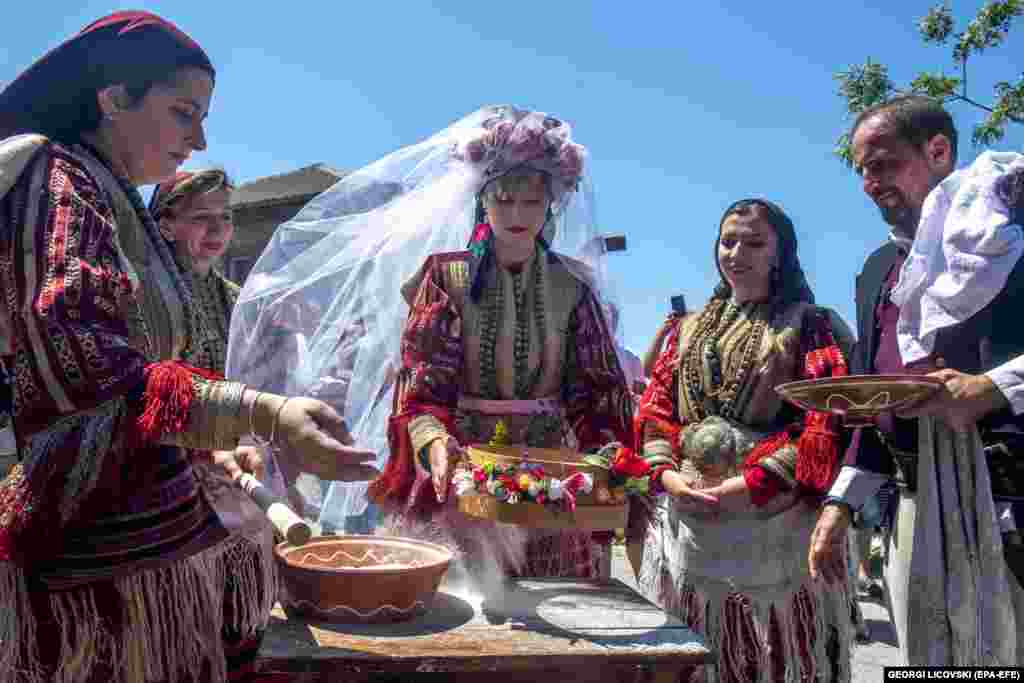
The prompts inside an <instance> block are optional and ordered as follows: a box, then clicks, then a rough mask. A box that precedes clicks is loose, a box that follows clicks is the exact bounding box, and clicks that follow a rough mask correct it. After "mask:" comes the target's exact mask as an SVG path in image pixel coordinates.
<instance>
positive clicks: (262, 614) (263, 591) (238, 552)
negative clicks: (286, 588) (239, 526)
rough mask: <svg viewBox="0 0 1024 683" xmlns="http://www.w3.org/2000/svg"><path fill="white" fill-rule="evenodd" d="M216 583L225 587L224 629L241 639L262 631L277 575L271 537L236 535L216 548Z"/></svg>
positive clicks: (274, 599)
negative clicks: (225, 613)
mask: <svg viewBox="0 0 1024 683" xmlns="http://www.w3.org/2000/svg"><path fill="white" fill-rule="evenodd" d="M216 552H217V553H218V556H217V558H216V560H215V563H216V571H217V572H218V582H219V584H220V585H221V586H225V587H226V588H227V587H228V584H229V581H230V583H231V584H232V585H231V586H230V590H227V592H226V594H225V596H224V602H225V608H226V612H227V616H226V617H225V622H224V628H225V629H226V630H227V631H229V632H230V633H233V634H236V635H238V636H240V637H242V638H251V637H253V636H255V635H256V634H257V633H258V632H260V631H263V630H264V629H266V627H267V623H268V622H269V621H270V611H271V610H272V609H273V608H274V603H275V602H277V593H278V590H277V587H278V574H277V562H275V561H274V536H273V534H272V533H271V532H270V531H269V530H264V532H263V533H260V535H259V537H258V538H252V537H249V536H245V535H244V534H238V535H236V536H232V537H231V538H229V539H228V540H227V541H225V542H224V543H223V544H222V545H220V546H218V547H217V550H216Z"/></svg>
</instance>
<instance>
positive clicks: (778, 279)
mask: <svg viewBox="0 0 1024 683" xmlns="http://www.w3.org/2000/svg"><path fill="white" fill-rule="evenodd" d="M748 207H758V208H760V209H761V214H762V215H763V216H764V218H765V220H767V221H768V224H769V225H771V226H772V229H773V230H775V235H776V237H777V238H778V249H779V265H778V267H777V268H776V269H775V270H774V271H772V283H771V285H772V300H773V301H775V302H776V303H778V304H780V305H782V306H788V305H789V304H794V303H797V302H798V301H803V302H806V303H809V304H813V303H814V293H813V292H812V291H811V287H810V285H809V284H807V277H806V276H805V275H804V269H803V268H802V267H801V266H800V259H799V258H798V257H797V253H796V252H797V239H796V228H794V227H793V221H792V220H790V218H789V216H787V215H786V212H785V211H783V210H782V209H781V208H780V207H779V206H778V205H777V204H775V203H773V202H770V201H768V200H767V199H757V198H754V199H741V200H739V201H738V202H733V203H732V204H731V205H730V206H729V208H727V209H726V210H725V213H723V214H722V219H721V220H720V221H718V237H717V238H715V251H714V257H715V267H716V268H718V274H719V276H721V278H722V281H721V282H720V283H719V284H718V286H717V287H716V288H715V294H714V296H715V297H716V298H721V299H728V298H729V297H730V296H732V287H731V286H730V285H729V281H728V280H726V279H725V274H724V273H723V272H722V266H721V264H720V263H719V262H718V244H719V242H720V241H721V239H722V226H723V225H725V220H726V219H727V218H728V217H729V216H732V215H734V214H739V213H742V212H743V211H744V209H747V208H748Z"/></svg>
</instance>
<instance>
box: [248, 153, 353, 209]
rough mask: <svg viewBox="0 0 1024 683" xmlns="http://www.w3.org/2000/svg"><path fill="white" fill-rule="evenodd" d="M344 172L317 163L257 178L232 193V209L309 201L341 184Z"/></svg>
mask: <svg viewBox="0 0 1024 683" xmlns="http://www.w3.org/2000/svg"><path fill="white" fill-rule="evenodd" d="M344 176H345V172H344V171H339V170H337V169H335V168H331V167H330V166H328V165H327V164H313V165H311V166H304V167H302V168H299V169H296V170H294V171H289V172H287V173H281V174H279V175H272V176H266V177H265V178H257V179H256V180H250V181H249V182H247V183H242V184H241V185H239V186H238V187H237V188H236V189H235V191H234V192H232V193H231V206H232V207H233V208H235V209H241V208H245V209H250V208H256V207H265V206H274V205H276V204H287V203H290V202H293V201H296V200H303V201H306V200H309V199H310V198H312V197H314V196H316V195H318V194H320V193H321V192H323V191H324V190H326V189H327V188H329V187H331V186H332V185H334V183H336V182H338V180H339V179H341V178H343V177H344Z"/></svg>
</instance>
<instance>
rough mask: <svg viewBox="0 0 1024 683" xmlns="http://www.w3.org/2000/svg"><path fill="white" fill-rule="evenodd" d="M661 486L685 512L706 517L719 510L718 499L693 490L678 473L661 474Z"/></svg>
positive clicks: (716, 513)
mask: <svg viewBox="0 0 1024 683" xmlns="http://www.w3.org/2000/svg"><path fill="white" fill-rule="evenodd" d="M661 486H662V488H664V489H665V491H666V492H667V493H668V494H669V495H670V496H673V497H674V498H675V499H676V501H677V502H678V504H679V506H680V507H682V508H683V509H684V510H686V511H687V512H691V513H693V514H695V515H698V516H707V517H714V516H717V515H718V512H719V509H720V503H719V500H718V498H717V497H715V496H713V495H711V494H709V493H706V492H704V491H700V490H697V489H695V488H693V487H692V486H691V482H690V481H689V480H687V478H686V477H684V476H683V475H682V474H680V473H679V472H673V471H668V472H665V473H664V474H662V475H661Z"/></svg>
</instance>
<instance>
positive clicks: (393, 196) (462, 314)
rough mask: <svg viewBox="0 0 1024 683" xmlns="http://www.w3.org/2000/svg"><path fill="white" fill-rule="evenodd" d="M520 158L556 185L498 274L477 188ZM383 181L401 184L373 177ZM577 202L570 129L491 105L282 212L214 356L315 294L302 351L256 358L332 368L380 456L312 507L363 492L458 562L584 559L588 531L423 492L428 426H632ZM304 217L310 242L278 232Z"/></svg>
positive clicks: (245, 344) (553, 437) (346, 511)
mask: <svg viewBox="0 0 1024 683" xmlns="http://www.w3.org/2000/svg"><path fill="white" fill-rule="evenodd" d="M521 168H529V169H532V170H535V171H537V172H540V173H542V174H544V175H545V178H547V179H548V180H549V183H550V190H551V196H552V197H553V202H552V206H551V212H550V216H549V219H548V221H547V223H546V224H545V227H544V230H543V233H542V235H543V239H542V240H538V244H537V248H536V251H535V253H534V255H533V257H532V258H531V259H530V260H529V262H528V263H525V264H523V266H522V267H521V268H520V269H519V270H517V271H516V272H511V271H509V270H506V269H503V268H500V267H498V265H497V263H496V259H495V256H494V252H493V249H494V247H493V239H494V238H493V236H492V235H491V233H490V230H489V227H488V226H487V225H486V224H484V223H483V221H482V220H480V219H481V216H480V211H479V195H480V193H481V191H482V190H483V189H484V187H485V186H486V185H487V183H488V182H490V181H492V180H494V179H495V178H498V177H499V176H502V175H504V174H506V173H508V172H509V171H513V170H516V169H521ZM392 187H397V188H401V191H400V192H392V191H389V192H383V193H382V192H378V191H377V188H392ZM353 198H355V199H353ZM355 205H358V206H359V207H360V210H359V211H353V210H352V207H353V206H355ZM591 208H592V204H591V197H590V195H589V187H588V185H587V182H586V179H585V176H584V175H583V150H582V148H581V147H579V146H578V145H575V144H574V143H572V142H571V141H570V129H569V126H568V125H567V124H565V123H564V122H562V121H559V120H557V119H554V118H552V117H547V116H544V115H543V114H539V113H526V112H523V111H520V110H516V109H514V108H513V107H507V106H501V107H487V108H484V109H481V110H480V111H478V112H475V113H473V114H471V115H470V116H467V117H466V118H464V119H462V120H461V121H458V122H456V123H455V124H453V125H452V126H450V127H449V128H447V129H445V130H443V131H441V132H439V133H437V134H436V135H434V136H431V137H430V138H429V139H428V140H426V141H424V142H421V143H419V144H417V145H413V146H411V147H408V148H405V149H402V150H399V151H397V152H395V153H393V154H391V155H389V156H387V157H385V158H384V159H381V160H380V161H377V162H375V163H374V164H371V165H370V166H367V167H366V168H364V169H362V170H360V171H357V172H355V173H353V174H351V175H349V176H346V177H345V178H344V179H343V180H341V181H339V183H338V184H337V185H336V186H335V187H333V188H331V189H330V190H328V191H327V192H325V193H324V194H323V195H321V196H320V197H317V198H316V199H315V200H313V202H311V203H310V205H308V206H307V207H306V208H304V209H303V210H302V211H301V212H300V213H299V215H298V216H297V217H296V218H295V219H294V220H292V221H290V222H289V223H287V224H285V225H283V226H281V228H279V229H278V231H277V233H276V234H275V238H274V241H272V243H271V247H270V248H269V249H268V253H266V254H264V256H263V257H262V258H261V259H260V263H258V264H257V265H256V267H255V269H254V271H253V275H251V276H250V278H249V280H248V281H247V283H246V287H245V288H244V290H243V292H242V296H241V299H240V304H239V308H238V309H237V311H238V312H236V315H235V317H234V318H233V320H232V326H233V329H232V335H231V349H230V350H229V373H231V372H233V371H232V370H231V369H230V368H231V367H233V366H232V363H238V365H239V367H245V366H246V359H247V358H250V357H252V356H254V355H255V354H256V353H257V351H258V349H259V347H260V340H261V338H262V337H263V336H264V335H266V334H268V333H269V332H270V331H271V330H272V329H273V321H274V319H275V316H277V315H278V313H279V312H280V310H283V309H284V308H286V307H287V306H289V305H293V304H294V303H295V302H301V303H302V304H303V305H307V306H311V305H315V307H316V308H317V310H319V311H322V315H321V316H320V318H319V320H318V326H316V329H315V330H311V331H310V333H309V334H308V336H307V337H306V338H305V339H304V349H305V350H304V351H302V352H301V353H298V354H297V355H296V356H295V357H287V358H285V357H282V358H280V359H279V362H275V363H272V364H271V366H272V367H273V366H275V365H279V366H281V367H285V366H289V367H295V368H296V370H295V372H294V373H293V376H294V377H295V378H296V379H295V381H296V382H297V385H296V386H297V388H299V390H300V391H304V390H305V388H306V387H325V386H331V385H332V383H339V382H344V383H345V391H344V399H343V400H344V405H335V407H336V408H337V409H338V410H339V411H340V412H342V414H344V416H345V418H346V420H347V421H348V423H349V425H350V427H351V430H352V433H353V437H354V438H355V439H357V440H358V441H359V443H362V444H368V445H370V446H371V447H373V448H377V449H378V453H379V461H378V462H379V465H380V466H381V467H382V469H383V470H384V472H383V474H382V476H381V477H380V478H379V479H378V480H377V481H375V482H373V483H372V484H371V486H370V487H369V489H368V490H367V489H359V485H357V484H348V483H335V484H331V485H330V486H329V487H328V489H329V490H328V493H327V495H326V497H325V499H324V500H323V512H322V513H321V519H327V518H330V519H332V520H339V519H346V518H351V517H353V516H356V515H359V514H360V513H361V512H362V510H363V509H364V508H365V505H366V502H365V501H366V499H367V497H369V499H371V500H373V501H374V502H376V503H379V504H380V506H381V508H382V509H383V510H384V511H385V512H386V518H385V520H384V523H383V529H382V530H386V531H390V532H393V533H399V534H402V535H409V536H414V537H421V538H424V537H425V538H428V539H434V540H438V541H441V542H445V543H449V544H451V545H452V546H453V547H454V548H456V549H459V550H461V551H463V552H462V553H460V554H461V556H462V558H463V559H465V560H466V561H467V562H468V564H469V565H475V566H477V567H482V566H483V561H484V560H485V559H492V560H495V562H496V564H491V565H489V566H490V568H492V569H495V570H496V571H497V573H498V574H500V573H504V572H512V573H519V574H529V575H535V576H594V575H595V564H596V561H597V559H598V558H597V556H596V552H595V548H594V547H593V543H592V541H591V538H590V535H589V534H582V533H562V534H559V533H555V534H551V533H548V534H540V533H527V532H525V531H523V530H520V529H516V528H512V529H507V530H501V531H499V530H498V528H497V527H496V526H495V525H494V524H489V523H485V522H477V521H474V520H471V519H470V518H468V517H465V516H464V515H462V514H461V513H459V512H458V511H457V509H456V496H455V495H454V493H453V492H450V493H449V496H448V500H447V502H446V503H445V504H444V505H440V504H438V502H437V500H436V496H435V493H434V491H433V487H432V485H431V483H430V480H429V476H428V473H427V470H426V468H427V467H429V461H428V460H427V458H426V452H425V451H426V450H428V447H429V444H430V443H431V442H433V441H435V440H436V439H448V438H455V439H457V440H458V442H459V443H460V444H463V445H467V444H469V443H472V442H487V441H489V440H490V439H491V437H492V436H493V434H494V432H495V429H496V426H497V424H498V422H499V421H502V422H503V424H504V425H505V426H506V427H507V430H508V433H509V435H510V439H509V442H508V443H509V444H514V443H525V444H529V445H534V446H548V447H551V446H560V445H567V446H570V447H572V448H578V449H593V448H596V447H598V446H601V445H604V444H605V443H607V442H610V441H614V440H620V441H622V442H623V443H631V426H632V424H631V421H632V411H633V403H632V400H631V398H630V395H629V391H628V387H627V385H626V381H625V378H624V377H623V374H622V371H621V369H620V366H619V362H618V359H617V357H616V353H615V347H614V340H613V338H612V336H611V334H610V333H609V331H608V329H607V326H606V323H605V320H604V316H603V313H602V310H604V308H603V306H604V302H602V300H601V292H602V284H603V270H602V262H603V256H604V248H603V241H602V240H600V239H599V237H598V234H597V230H596V228H595V226H594V222H593V216H592V213H591ZM474 225H477V226H478V227H477V228H476V229H475V230H474ZM313 234H317V235H318V237H317V240H316V241H315V243H313V244H312V245H311V246H308V247H306V248H305V249H304V250H301V249H299V248H297V247H295V246H294V245H295V244H298V243H299V242H300V241H301V240H300V238H302V239H305V237H304V236H305V235H313ZM467 244H470V246H469V248H468V249H467V246H466V245H467ZM595 245H599V247H600V248H598V249H595V248H594V246H595ZM278 247H279V248H278ZM396 282H405V283H407V284H406V285H405V286H404V287H402V288H401V291H400V289H399V287H397V286H396V285H395V283H396ZM399 342H400V344H399ZM339 369H344V375H345V376H335V375H336V374H337V373H338V372H340V370H339ZM254 372H255V370H254ZM241 376H242V377H245V376H246V375H245V374H242V375H241ZM364 492H365V493H364ZM360 504H361V505H362V507H360ZM520 532H522V533H520ZM524 548H525V555H524V553H523V551H524Z"/></svg>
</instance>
